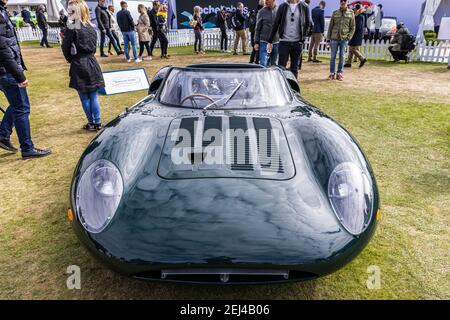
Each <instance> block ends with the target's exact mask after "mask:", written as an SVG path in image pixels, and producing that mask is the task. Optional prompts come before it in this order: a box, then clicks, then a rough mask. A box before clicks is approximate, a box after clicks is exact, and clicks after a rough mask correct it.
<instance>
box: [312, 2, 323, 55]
mask: <svg viewBox="0 0 450 320" xmlns="http://www.w3.org/2000/svg"><path fill="white" fill-rule="evenodd" d="M325 7H326V2H325V1H320V3H319V5H318V6H317V7H315V8H314V9H312V11H311V16H312V21H313V30H312V34H311V42H310V44H309V56H308V61H312V62H314V63H320V62H321V61H320V60H318V59H317V53H318V51H319V46H320V42H322V36H323V34H324V32H325Z"/></svg>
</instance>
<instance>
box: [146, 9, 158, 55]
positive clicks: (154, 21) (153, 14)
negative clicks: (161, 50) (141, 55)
mask: <svg viewBox="0 0 450 320" xmlns="http://www.w3.org/2000/svg"><path fill="white" fill-rule="evenodd" d="M158 10H159V1H153V5H152V9H151V10H148V11H147V15H148V17H149V19H150V25H151V28H152V42H151V43H150V56H151V57H152V58H153V50H154V49H155V45H156V42H157V41H158V23H157V18H156V15H157V14H158Z"/></svg>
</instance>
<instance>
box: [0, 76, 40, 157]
mask: <svg viewBox="0 0 450 320" xmlns="http://www.w3.org/2000/svg"><path fill="white" fill-rule="evenodd" d="M0 91H2V92H3V93H4V94H5V96H6V99H7V100H8V103H9V107H8V108H7V109H6V113H5V115H4V116H3V120H2V122H1V124H0V138H2V139H8V140H9V138H10V136H11V133H12V129H13V127H16V132H17V136H18V137H19V143H20V149H21V150H22V152H27V151H30V150H32V149H33V148H34V145H33V141H31V129H30V119H29V116H30V101H29V100H28V94H27V89H25V88H20V87H19V85H18V83H17V81H16V80H15V79H14V77H13V76H12V75H10V74H4V75H0Z"/></svg>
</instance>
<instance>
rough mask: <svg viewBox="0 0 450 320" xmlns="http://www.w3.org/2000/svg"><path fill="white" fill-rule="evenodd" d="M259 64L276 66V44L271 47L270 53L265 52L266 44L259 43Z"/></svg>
mask: <svg viewBox="0 0 450 320" xmlns="http://www.w3.org/2000/svg"><path fill="white" fill-rule="evenodd" d="M259 64H260V65H262V66H264V67H268V66H276V65H277V64H278V43H274V44H273V45H272V52H271V53H268V52H267V42H266V41H260V42H259Z"/></svg>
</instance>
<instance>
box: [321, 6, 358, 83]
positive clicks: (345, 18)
mask: <svg viewBox="0 0 450 320" xmlns="http://www.w3.org/2000/svg"><path fill="white" fill-rule="evenodd" d="M355 29H356V26H355V14H354V13H353V10H351V9H349V8H348V1H347V0H341V6H340V8H339V9H338V10H336V11H334V12H333V15H332V16H331V20H330V26H329V27H328V39H329V40H330V41H331V60H330V75H329V76H328V79H329V80H334V79H337V80H339V81H343V80H344V77H343V76H342V72H343V71H344V61H345V50H346V49H347V44H348V41H349V40H350V39H351V38H352V37H353V34H354V33H355ZM338 51H339V66H338V71H337V76H336V56H337V53H338Z"/></svg>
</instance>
